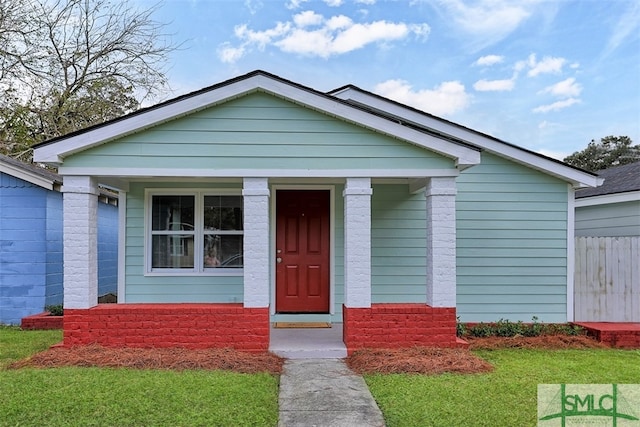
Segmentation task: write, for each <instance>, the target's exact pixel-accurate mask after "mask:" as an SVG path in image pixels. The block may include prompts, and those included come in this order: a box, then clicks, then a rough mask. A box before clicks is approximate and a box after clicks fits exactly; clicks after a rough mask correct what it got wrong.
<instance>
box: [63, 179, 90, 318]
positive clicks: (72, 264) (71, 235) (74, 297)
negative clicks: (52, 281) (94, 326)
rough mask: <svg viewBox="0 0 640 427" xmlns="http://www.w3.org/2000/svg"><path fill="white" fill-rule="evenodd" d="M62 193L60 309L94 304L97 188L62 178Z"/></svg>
mask: <svg viewBox="0 0 640 427" xmlns="http://www.w3.org/2000/svg"><path fill="white" fill-rule="evenodd" d="M62 192H63V232H64V235H63V241H64V256H63V259H64V275H63V277H64V279H63V283H64V308H65V309H87V308H91V307H93V306H95V305H97V304H98V194H99V191H98V185H97V183H96V182H95V180H94V178H92V177H90V176H65V177H64V184H63V187H62Z"/></svg>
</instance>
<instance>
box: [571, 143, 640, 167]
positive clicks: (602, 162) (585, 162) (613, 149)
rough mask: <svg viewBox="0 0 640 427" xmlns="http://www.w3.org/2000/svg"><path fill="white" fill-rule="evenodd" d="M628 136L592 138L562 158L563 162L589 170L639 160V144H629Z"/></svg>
mask: <svg viewBox="0 0 640 427" xmlns="http://www.w3.org/2000/svg"><path fill="white" fill-rule="evenodd" d="M631 144H633V141H631V138H629V137H628V136H613V135H610V136H605V137H604V138H601V139H600V142H595V141H594V140H592V141H591V142H590V143H589V145H587V148H585V149H584V150H582V151H576V152H575V153H573V154H571V155H570V156H568V157H566V158H565V159H564V161H565V163H568V164H570V165H572V166H576V167H579V168H581V169H585V170H588V171H590V172H596V171H599V170H602V169H607V168H610V167H613V166H620V165H627V164H629V163H634V162H638V161H640V145H631Z"/></svg>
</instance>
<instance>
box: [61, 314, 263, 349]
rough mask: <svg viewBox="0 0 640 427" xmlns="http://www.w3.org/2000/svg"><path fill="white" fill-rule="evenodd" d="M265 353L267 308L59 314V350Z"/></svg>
mask: <svg viewBox="0 0 640 427" xmlns="http://www.w3.org/2000/svg"><path fill="white" fill-rule="evenodd" d="M87 344H99V345H102V346H105V347H184V348H192V349H199V348H212V347H217V348H224V347H230V348H235V349H237V350H243V351H249V352H263V351H267V350H268V348H269V309H268V308H244V307H243V306H242V304H100V305H97V306H95V307H92V308H89V309H86V310H76V309H69V310H67V309H66V310H65V311H64V346H65V347H70V346H75V345H87Z"/></svg>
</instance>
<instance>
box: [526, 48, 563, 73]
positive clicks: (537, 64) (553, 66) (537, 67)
mask: <svg viewBox="0 0 640 427" xmlns="http://www.w3.org/2000/svg"><path fill="white" fill-rule="evenodd" d="M566 62H567V60H566V59H564V58H556V57H552V56H545V57H544V58H542V60H541V61H538V60H537V59H536V55H535V54H534V53H532V54H531V55H529V58H528V60H527V62H526V65H527V66H528V67H529V71H528V72H527V75H528V76H529V77H535V76H537V75H539V74H548V73H554V74H557V73H560V72H561V71H562V67H563V66H564V64H566Z"/></svg>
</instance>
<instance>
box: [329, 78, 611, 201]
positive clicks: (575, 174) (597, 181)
mask: <svg viewBox="0 0 640 427" xmlns="http://www.w3.org/2000/svg"><path fill="white" fill-rule="evenodd" d="M333 96H335V97H337V98H340V99H343V100H349V99H350V100H353V101H356V102H359V103H362V104H365V105H369V106H371V107H373V108H377V109H379V110H382V111H386V112H388V113H390V114H393V115H395V116H398V117H402V118H404V119H406V120H407V121H411V122H414V123H418V124H420V125H423V126H425V127H428V128H431V129H435V130H437V131H438V132H442V133H444V134H447V135H450V136H452V137H455V138H459V139H461V140H463V141H466V142H468V143H469V144H472V145H475V146H477V147H481V148H483V149H485V150H487V151H490V152H492V153H495V154H498V155H500V156H502V157H506V158H508V159H511V160H513V161H515V162H518V163H521V164H524V165H525V166H529V167H532V168H534V169H538V170H540V171H542V172H545V173H548V174H550V175H553V176H556V177H558V178H562V179H563V180H566V181H568V182H570V183H571V184H572V185H573V186H574V188H582V187H597V186H599V185H602V182H603V181H602V178H598V177H596V176H593V175H591V174H588V173H585V172H581V171H578V170H576V169H573V168H571V167H568V166H564V165H562V164H559V163H556V162H555V161H553V160H550V159H546V158H544V157H539V156H537V155H534V154H531V153H528V152H526V151H524V150H522V149H520V148H517V147H513V146H510V145H508V144H504V143H502V142H500V141H496V140H494V139H491V138H489V137H486V136H483V135H480V134H477V133H475V132H472V131H471V130H469V129H465V128H462V127H459V126H457V125H455V124H453V123H448V122H446V121H440V120H437V119H435V118H430V117H427V116H425V115H424V114H422V113H419V112H417V111H413V110H411V109H409V108H404V107H402V106H400V105H397V104H395V103H392V102H387V101H384V100H383V99H380V98H377V97H374V96H371V95H369V94H366V93H363V92H360V91H358V90H356V89H353V88H346V89H344V90H342V91H339V92H336V93H334V94H333Z"/></svg>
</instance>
